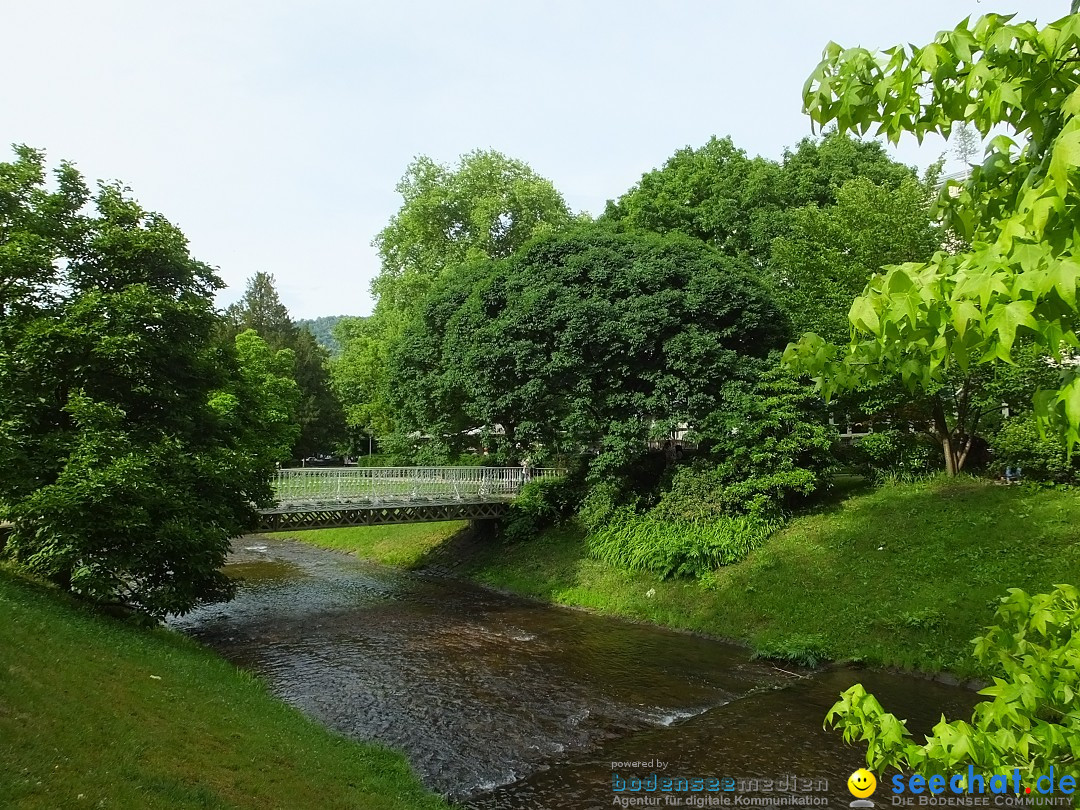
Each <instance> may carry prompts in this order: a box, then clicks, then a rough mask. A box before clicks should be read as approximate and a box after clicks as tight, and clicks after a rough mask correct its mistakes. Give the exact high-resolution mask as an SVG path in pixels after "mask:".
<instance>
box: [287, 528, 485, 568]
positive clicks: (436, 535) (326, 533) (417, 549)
mask: <svg viewBox="0 0 1080 810" xmlns="http://www.w3.org/2000/svg"><path fill="white" fill-rule="evenodd" d="M468 526H469V522H468V521H467V520H452V521H444V522H442V523H395V524H390V525H388V526H350V527H348V528H344V529H305V530H304V531H286V532H274V533H272V534H269V535H267V536H269V537H286V538H291V539H294V540H303V541H304V542H305V543H311V544H312V545H313V546H319V547H321V548H328V549H333V550H334V551H346V552H349V553H351V554H355V555H357V556H358V557H363V558H364V559H366V560H374V561H375V562H380V563H382V564H383V565H394V566H398V567H400V568H412V567H413V566H415V565H417V564H419V563H421V562H422V561H423V560H424V559H425V557H426V556H427V555H428V554H429V553H430V552H431V551H433V550H434V549H436V548H437V547H438V546H440V545H441V544H443V543H444V542H446V540H447V539H449V538H450V537H452V536H453V535H455V534H457V533H458V532H460V531H462V530H463V529H466V528H468Z"/></svg>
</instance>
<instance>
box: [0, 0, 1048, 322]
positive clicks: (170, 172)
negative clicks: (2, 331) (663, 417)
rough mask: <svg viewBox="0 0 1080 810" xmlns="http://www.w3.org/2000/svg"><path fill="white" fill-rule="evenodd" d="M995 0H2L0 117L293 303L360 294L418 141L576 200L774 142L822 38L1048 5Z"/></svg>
mask: <svg viewBox="0 0 1080 810" xmlns="http://www.w3.org/2000/svg"><path fill="white" fill-rule="evenodd" d="M1007 2H1009V3H1011V5H1002V4H1001V3H1000V2H998V3H994V2H991V0H983V1H982V2H979V1H978V0H904V2H896V0H893V2H888V3H879V2H872V0H861V2H848V0H818V1H817V2H805V1H804V2H790V1H789V0H775V1H774V2H767V1H765V2H729V1H728V0H711V2H705V1H702V0H694V1H691V0H654V2H637V1H636V0H574V1H572V2H565V1H564V0H548V2H543V3H541V2H536V0H533V1H532V2H516V0H501V2H486V1H485V2H481V1H480V0H456V2H446V1H445V0H443V1H442V2H419V0H395V1H394V2H383V3H370V2H355V1H354V2H348V1H347V0H307V1H306V2H298V1H296V2H284V1H283V0H262V2H253V1H252V0H212V2H205V1H204V0H184V2H149V1H148V0H65V1H64V2H60V0H34V1H33V2H19V3H15V2H10V3H8V4H7V7H6V8H5V9H4V11H3V23H2V25H3V29H4V30H3V34H2V41H3V46H2V47H0V75H3V76H4V77H5V78H6V81H5V82H4V87H3V89H2V90H0V137H2V138H3V140H4V142H5V143H7V144H11V143H25V144H28V145H30V146H33V147H37V148H41V149H44V150H46V152H47V154H48V157H49V159H50V161H52V162H53V163H54V164H55V162H56V161H59V160H61V159H66V160H70V161H72V162H74V163H75V164H76V165H77V166H78V167H79V168H80V169H81V171H82V172H83V173H84V175H86V177H87V178H89V179H90V180H92V181H93V180H98V179H104V180H120V181H122V182H123V183H124V184H126V185H127V186H130V187H131V189H132V190H133V193H134V196H135V197H136V198H137V199H138V200H139V201H140V202H141V203H142V204H143V205H144V207H146V208H148V209H151V210H154V211H157V212H160V213H161V214H163V215H165V216H166V217H167V218H168V219H169V220H171V221H172V222H174V223H175V224H176V225H178V226H179V227H180V228H181V229H182V230H183V231H184V233H185V234H186V235H187V237H188V239H189V240H190V243H191V250H192V253H193V254H194V255H195V256H196V258H198V259H200V260H202V261H205V262H207V263H209V264H211V265H213V266H215V267H217V268H218V270H219V273H220V275H221V277H222V278H223V279H224V281H225V282H226V283H227V284H228V285H229V286H228V289H226V290H224V291H223V292H222V294H221V296H220V299H219V303H221V304H222V305H225V304H228V303H230V302H231V301H234V300H236V299H237V298H238V297H239V296H240V295H241V294H242V292H243V287H244V283H245V280H246V279H247V278H248V277H250V276H252V275H253V274H254V273H256V272H257V271H265V272H269V273H272V274H273V275H274V276H275V278H276V280H277V286H278V290H279V293H280V294H281V298H282V300H283V301H284V303H285V305H286V306H287V307H288V308H289V310H290V312H291V313H292V315H293V317H294V318H312V317H317V316H320V315H338V314H351V315H363V314H367V313H369V312H370V311H371V307H372V305H373V300H372V298H371V295H370V292H369V285H370V282H371V279H372V278H373V277H374V276H375V274H376V273H377V272H378V269H379V259H378V255H377V253H376V251H375V249H374V248H373V247H372V246H371V241H372V239H373V238H374V237H375V235H376V234H377V233H378V232H379V231H380V230H381V229H382V228H383V227H384V226H385V225H386V223H387V222H388V221H389V219H390V217H391V216H393V214H394V213H395V212H396V211H397V209H398V208H399V206H400V204H401V199H400V197H399V196H398V195H397V193H396V192H395V190H394V187H395V185H396V184H397V182H398V180H399V179H400V178H401V176H402V174H403V173H404V170H405V167H406V166H407V165H408V163H409V162H410V161H411V160H412V159H413V158H414V157H415V156H417V155H421V154H423V155H428V156H430V157H432V158H434V159H435V160H437V161H439V162H442V163H454V162H456V161H457V159H458V157H459V156H460V155H461V154H463V153H465V152H468V151H471V150H473V149H478V148H481V149H497V150H499V151H501V152H503V153H505V154H507V155H509V156H511V157H514V158H518V159H520V160H524V161H525V162H526V163H528V164H529V165H530V166H532V168H533V169H534V170H535V171H536V172H538V173H539V174H541V175H543V176H544V177H547V178H548V179H550V180H551V181H552V182H553V183H554V184H555V186H556V188H558V189H559V190H560V191H561V192H562V193H563V195H564V196H565V198H566V200H567V202H568V204H569V205H570V207H571V208H572V209H573V210H575V211H588V212H590V213H593V214H597V213H599V212H600V211H602V210H603V207H604V203H605V201H606V200H608V199H611V198H615V197H618V196H619V195H621V194H622V193H624V192H625V191H626V190H627V189H629V188H630V187H631V186H632V185H633V184H634V183H636V182H637V180H638V179H639V178H640V177H641V175H642V173H644V172H646V171H649V170H650V169H653V168H656V167H658V166H661V165H662V164H663V163H664V162H665V161H666V160H667V158H668V157H670V156H671V155H672V154H673V153H674V152H675V151H676V150H677V149H680V148H682V147H684V146H687V145H689V146H700V145H701V144H703V143H705V142H706V141H707V140H708V139H709V137H710V136H712V135H717V136H724V135H730V136H731V137H732V138H733V139H734V141H735V143H736V144H737V145H738V146H740V147H742V148H743V149H745V150H746V151H747V152H748V153H750V154H752V155H753V154H760V155H764V156H766V157H770V158H779V157H780V156H781V155H782V153H783V149H784V147H785V146H790V145H793V144H795V143H797V142H798V141H799V140H800V139H801V138H803V137H804V136H806V135H809V134H810V133H811V129H810V122H809V119H808V118H806V117H805V116H804V115H803V114H802V112H801V90H802V86H803V83H804V82H805V80H806V77H807V75H809V73H810V71H811V70H812V69H813V68H814V67H815V65H816V64H817V63H818V61H819V59H820V57H821V51H822V49H823V48H824V46H825V44H826V43H827V42H828V41H829V40H835V41H836V42H839V43H840V44H842V45H845V46H848V45H861V46H864V47H868V48H872V49H879V48H883V47H888V46H891V45H893V44H897V43H901V42H910V43H914V44H918V45H921V44H925V43H926V42H928V41H930V39H931V38H932V37H933V36H934V34H935V33H936V32H937V31H939V30H942V29H945V28H952V27H954V26H955V25H956V23H958V22H959V21H960V20H961V19H963V18H964V17H966V16H968V15H972V16H979V15H981V14H984V13H988V12H991V11H995V12H1001V13H1012V12H1019V15H1020V17H1021V18H1025V19H1036V20H1038V21H1039V22H1040V23H1042V24H1045V23H1048V22H1051V21H1053V20H1055V19H1057V18H1059V17H1061V16H1062V15H1064V14H1065V13H1067V11H1068V5H1069V2H1068V0H1052V2H1051V0H1007ZM946 150H947V145H945V144H943V143H941V142H940V141H938V142H936V143H930V142H928V143H927V144H925V145H924V146H923V147H921V148H919V147H918V146H917V145H916V144H915V143H914V142H910V143H902V144H901V145H900V147H899V149H898V150H896V152H895V154H896V156H897V157H898V158H899V159H901V160H903V161H904V162H906V163H909V164H913V165H918V166H920V167H925V166H926V165H928V164H929V163H930V162H932V161H933V160H934V159H936V158H937V157H938V156H939V155H940V154H941V153H942V152H943V151H946ZM0 155H3V157H0V160H6V159H9V158H10V152H0Z"/></svg>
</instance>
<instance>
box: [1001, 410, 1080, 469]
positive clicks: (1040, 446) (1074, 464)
mask: <svg viewBox="0 0 1080 810" xmlns="http://www.w3.org/2000/svg"><path fill="white" fill-rule="evenodd" d="M990 448H991V450H992V451H993V454H994V464H995V469H997V470H999V471H1000V470H1004V469H1005V468H1006V467H1020V468H1021V469H1022V470H1023V477H1024V479H1025V480H1029V481H1045V482H1049V483H1054V484H1080V457H1078V456H1076V455H1075V454H1073V455H1072V456H1071V457H1070V455H1069V453H1068V452H1067V448H1066V447H1065V443H1064V442H1062V441H1061V438H1060V437H1059V436H1057V435H1046V436H1040V435H1039V429H1038V425H1037V424H1036V422H1035V418H1034V417H1033V416H1032V415H1031V414H1025V415H1023V416H1014V417H1011V418H1009V419H1006V420H1005V422H1004V424H1003V425H1002V426H1001V429H1000V430H999V431H998V432H997V434H996V435H995V436H994V437H993V440H992V441H991V443H990Z"/></svg>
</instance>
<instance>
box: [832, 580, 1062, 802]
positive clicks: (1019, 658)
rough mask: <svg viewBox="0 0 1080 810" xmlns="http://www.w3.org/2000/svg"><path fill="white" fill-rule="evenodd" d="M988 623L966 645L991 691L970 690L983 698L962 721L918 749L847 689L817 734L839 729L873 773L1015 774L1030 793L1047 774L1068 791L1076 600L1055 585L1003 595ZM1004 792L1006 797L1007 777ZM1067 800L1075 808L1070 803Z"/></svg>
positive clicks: (943, 726) (871, 703)
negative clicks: (862, 746) (861, 746)
mask: <svg viewBox="0 0 1080 810" xmlns="http://www.w3.org/2000/svg"><path fill="white" fill-rule="evenodd" d="M996 619H997V624H996V625H995V626H993V627H990V628H988V629H987V631H986V633H985V634H984V635H983V636H981V637H979V638H977V639H975V657H976V659H977V660H978V661H979V662H980V664H982V665H983V667H984V668H985V669H986V672H987V674H988V675H989V676H990V677H992V679H993V684H992V685H991V686H988V687H987V688H985V689H983V690H981V691H980V692H979V694H980V695H985V696H986V697H987V698H988V699H987V700H984V701H982V702H981V703H979V704H978V705H977V706H976V707H975V711H974V712H973V714H972V717H971V721H970V722H964V721H963V720H954V721H952V722H947V721H946V720H945V718H944V717H942V718H941V721H940V722H939V723H938V724H937V725H936V726H934V728H933V730H932V731H931V733H930V734H929V735H928V736H927V738H926V741H925V742H924V743H917V742H915V741H914V739H913V738H912V736H911V733H910V732H909V731H908V729H907V724H906V723H905V722H904V721H903V720H900V719H899V718H897V717H896V716H895V715H893V714H890V713H888V712H886V711H885V710H884V709H883V708H882V706H881V704H880V703H879V702H878V700H877V699H876V698H875V697H874V696H873V695H870V694H868V693H867V692H866V690H865V689H864V688H863V686H862V684H856V685H855V686H853V687H851V688H850V689H848V690H847V691H845V692H844V693H843V694H842V695H841V696H840V700H839V702H837V703H836V705H834V706H833V707H832V708H831V709H830V710H829V713H828V714H827V715H826V717H825V724H826V726H830V725H831V726H833V727H835V728H839V729H841V730H842V731H843V733H844V739H845V740H847V741H848V742H852V741H856V740H858V741H861V742H865V743H866V745H867V752H866V763H867V765H868V766H869V767H870V768H871V769H873V770H876V771H877V772H878V773H879V774H880V773H881V772H882V771H884V770H885V769H886V768H897V769H899V770H902V771H906V772H909V773H911V772H914V773H918V774H923V775H924V776H925V775H931V774H942V775H948V774H955V773H964V772H966V771H967V770H968V767H969V766H971V767H972V768H973V769H974V772H975V773H976V774H981V775H984V777H989V776H990V775H992V774H1007V775H1010V776H1011V773H1012V770H1013V769H1017V770H1019V771H1020V775H1021V784H1022V785H1023V786H1025V787H1028V788H1036V787H1037V785H1036V779H1037V778H1038V777H1040V776H1044V775H1048V774H1049V773H1050V772H1051V769H1053V772H1054V781H1055V783H1056V782H1057V781H1058V780H1059V779H1060V777H1062V776H1072V777H1073V779H1074V782H1073V785H1074V787H1075V780H1076V779H1078V778H1080V710H1078V709H1077V700H1076V697H1077V694H1080V665H1078V662H1080V592H1078V591H1077V589H1076V587H1074V586H1072V585H1058V586H1056V587H1055V589H1054V590H1053V592H1051V593H1048V594H1036V595H1034V596H1029V595H1028V594H1027V593H1025V592H1024V591H1022V590H1020V589H1019V588H1010V589H1009V595H1008V596H1007V597H1005V598H1003V599H1002V600H1001V605H1000V607H999V608H998V610H997V615H996ZM946 778H948V777H947V776H946ZM1008 784H1009V792H1012V791H1011V788H1012V781H1011V779H1010V780H1009V783H1008ZM1043 784H1044V785H1045V781H1044V783H1043ZM965 787H971V786H970V785H965ZM1055 787H1056V786H1055ZM1055 795H1060V794H1055ZM1073 802H1074V804H1073V806H1074V807H1080V803H1077V799H1076V798H1074V799H1073Z"/></svg>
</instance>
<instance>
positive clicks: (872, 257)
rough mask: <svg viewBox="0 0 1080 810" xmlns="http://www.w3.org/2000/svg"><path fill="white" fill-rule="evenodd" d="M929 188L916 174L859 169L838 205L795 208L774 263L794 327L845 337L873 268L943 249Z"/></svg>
mask: <svg viewBox="0 0 1080 810" xmlns="http://www.w3.org/2000/svg"><path fill="white" fill-rule="evenodd" d="M930 196H931V192H930V190H929V189H928V187H927V184H924V183H920V182H918V181H917V180H915V178H913V177H911V176H906V177H904V178H903V179H901V181H900V182H899V184H897V185H895V186H889V185H886V184H883V183H875V182H873V181H872V180H870V179H868V178H866V177H855V178H853V179H851V180H849V181H847V182H846V183H844V185H843V186H841V187H840V188H839V189H838V190H837V191H836V202H835V204H834V205H831V206H829V207H819V206H818V205H808V206H804V207H802V208H798V209H795V210H794V211H792V212H791V213H790V215H789V221H788V227H787V230H786V233H785V234H784V235H783V236H781V237H779V238H777V239H776V240H775V241H774V242H773V246H772V255H771V258H770V261H769V268H768V271H769V278H770V280H771V282H772V285H773V288H774V289H775V291H776V295H777V299H778V300H779V301H780V303H781V305H782V306H783V307H784V308H785V309H786V310H787V312H788V314H789V317H790V318H791V320H792V326H793V328H794V330H795V334H802V333H803V332H814V333H816V334H818V335H820V336H822V337H823V338H825V339H826V340H829V341H833V342H836V343H839V342H842V341H846V340H847V338H848V337H849V336H850V333H851V324H850V323H849V321H848V319H847V311H848V309H849V308H850V306H851V300H852V299H853V298H854V297H855V296H856V295H858V294H859V293H860V292H862V290H863V289H864V288H865V287H866V284H867V282H868V281H869V280H870V277H871V276H872V275H873V274H874V273H876V272H877V271H878V270H879V269H880V268H881V267H882V266H884V265H887V264H898V263H900V262H906V261H926V260H927V259H929V258H930V257H931V256H932V255H933V254H934V253H935V252H936V251H937V250H939V249H940V247H941V241H942V240H941V234H940V231H939V228H938V227H937V225H936V223H935V222H934V221H933V220H932V218H931V216H930Z"/></svg>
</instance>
